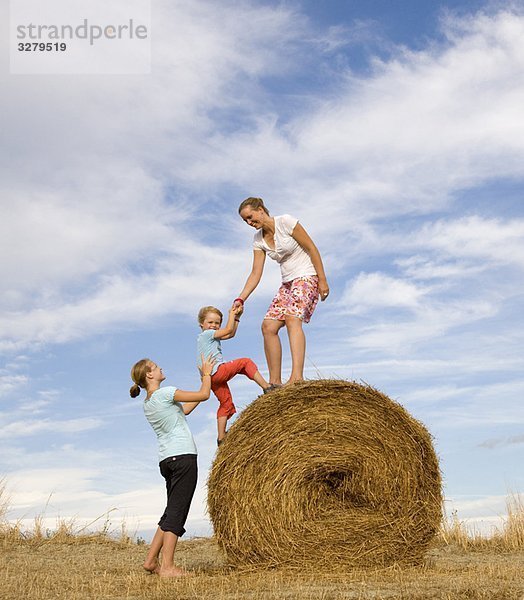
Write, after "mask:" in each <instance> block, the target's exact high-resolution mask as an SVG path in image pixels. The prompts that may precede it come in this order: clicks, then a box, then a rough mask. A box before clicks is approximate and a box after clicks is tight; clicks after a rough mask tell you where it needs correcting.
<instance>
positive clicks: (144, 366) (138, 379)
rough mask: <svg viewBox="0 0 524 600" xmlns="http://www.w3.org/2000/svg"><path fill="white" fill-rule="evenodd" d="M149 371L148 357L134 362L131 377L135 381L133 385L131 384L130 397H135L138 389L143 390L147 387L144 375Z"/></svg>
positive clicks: (138, 392)
mask: <svg viewBox="0 0 524 600" xmlns="http://www.w3.org/2000/svg"><path fill="white" fill-rule="evenodd" d="M149 371H151V361H150V360H149V358H143V359H142V360H139V361H138V362H137V363H135V364H134V365H133V367H132V369H131V379H132V380H133V381H134V382H135V385H132V386H131V389H130V390H129V395H130V396H131V398H136V397H137V396H139V395H140V389H141V388H142V389H143V390H145V389H146V387H147V383H146V382H147V380H146V376H147V374H148V373H149Z"/></svg>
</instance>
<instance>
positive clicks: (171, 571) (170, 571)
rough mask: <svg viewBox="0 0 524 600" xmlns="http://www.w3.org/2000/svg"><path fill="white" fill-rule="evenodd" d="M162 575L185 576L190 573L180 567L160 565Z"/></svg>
mask: <svg viewBox="0 0 524 600" xmlns="http://www.w3.org/2000/svg"><path fill="white" fill-rule="evenodd" d="M157 572H158V574H159V575H160V577H185V576H186V575H189V573H188V572H187V571H186V570H185V569H181V568H180V567H160V568H159V569H158V571H157Z"/></svg>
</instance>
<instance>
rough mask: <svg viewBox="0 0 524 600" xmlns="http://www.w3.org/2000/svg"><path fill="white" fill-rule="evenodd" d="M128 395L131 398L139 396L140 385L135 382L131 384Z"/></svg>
mask: <svg viewBox="0 0 524 600" xmlns="http://www.w3.org/2000/svg"><path fill="white" fill-rule="evenodd" d="M129 395H130V396H131V398H136V397H137V396H140V386H139V385H137V384H136V383H135V384H134V385H132V386H131V389H130V390H129Z"/></svg>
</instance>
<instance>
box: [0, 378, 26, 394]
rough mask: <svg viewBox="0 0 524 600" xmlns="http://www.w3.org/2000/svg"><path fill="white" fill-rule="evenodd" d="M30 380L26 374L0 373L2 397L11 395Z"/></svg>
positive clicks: (0, 392)
mask: <svg viewBox="0 0 524 600" xmlns="http://www.w3.org/2000/svg"><path fill="white" fill-rule="evenodd" d="M28 382H29V378H28V377H27V376H26V375H0V398H2V397H3V396H8V395H10V394H11V393H12V392H13V391H14V390H18V389H19V388H21V387H23V386H25V385H26V384H27V383H28Z"/></svg>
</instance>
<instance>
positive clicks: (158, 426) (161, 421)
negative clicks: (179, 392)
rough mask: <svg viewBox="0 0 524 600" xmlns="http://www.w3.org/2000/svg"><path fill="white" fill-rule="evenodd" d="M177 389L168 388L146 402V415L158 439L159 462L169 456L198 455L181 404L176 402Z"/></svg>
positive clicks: (159, 390)
mask: <svg viewBox="0 0 524 600" xmlns="http://www.w3.org/2000/svg"><path fill="white" fill-rule="evenodd" d="M175 392H176V387H174V386H166V387H164V388H159V389H158V390H156V391H155V392H153V393H152V394H151V396H150V398H149V399H146V400H144V414H145V416H146V419H147V420H148V421H149V424H150V425H151V427H152V428H153V429H154V431H155V433H156V436H157V438H158V460H159V462H160V461H162V460H164V458H168V457H169V456H177V455H179V454H196V453H197V449H196V446H195V440H194V439H193V435H192V434H191V431H189V427H188V425H187V421H186V415H185V414H184V411H183V410H182V405H181V404H180V402H175V400H174V396H175Z"/></svg>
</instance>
